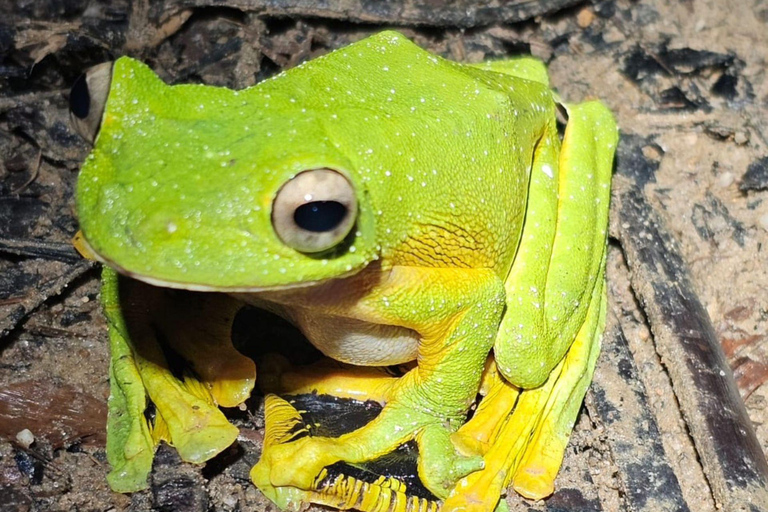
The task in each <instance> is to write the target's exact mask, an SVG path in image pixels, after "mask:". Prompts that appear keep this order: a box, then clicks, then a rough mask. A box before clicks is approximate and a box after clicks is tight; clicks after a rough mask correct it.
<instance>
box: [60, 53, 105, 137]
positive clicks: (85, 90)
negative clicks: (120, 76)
mask: <svg viewBox="0 0 768 512" xmlns="http://www.w3.org/2000/svg"><path fill="white" fill-rule="evenodd" d="M111 82H112V63H111V62H105V63H103V64H99V65H97V66H94V67H92V68H90V69H89V70H88V71H86V72H85V73H83V74H82V75H80V78H78V79H77V80H76V81H75V83H74V85H73V86H72V90H71V91H70V92H69V119H70V120H71V121H72V124H73V125H74V127H75V130H77V133H79V134H80V136H81V137H82V138H84V139H85V140H87V141H88V142H90V143H91V144H93V141H95V140H96V135H97V134H98V133H99V126H101V118H102V116H103V115H104V106H105V105H106V104H107V95H108V94H109V86H110V83H111Z"/></svg>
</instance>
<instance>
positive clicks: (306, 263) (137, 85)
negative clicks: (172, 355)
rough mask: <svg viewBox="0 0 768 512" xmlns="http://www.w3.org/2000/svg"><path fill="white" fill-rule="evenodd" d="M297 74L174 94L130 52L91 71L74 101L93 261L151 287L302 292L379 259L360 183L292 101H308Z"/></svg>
mask: <svg viewBox="0 0 768 512" xmlns="http://www.w3.org/2000/svg"><path fill="white" fill-rule="evenodd" d="M302 80H304V79H302ZM302 80H298V81H297V82H296V84H295V85H292V82H291V80H290V77H281V78H280V79H279V80H272V81H267V82H264V83H262V84H259V85H258V86H256V87H253V88H251V89H246V90H244V91H232V90H228V89H224V88H216V87H208V86H201V85H180V86H169V85H167V84H165V83H164V82H162V81H161V80H160V79H159V78H158V77H157V76H156V75H155V74H154V73H153V72H152V71H151V70H150V69H149V68H147V67H146V66H145V65H143V64H141V63H140V62H138V61H135V60H133V59H130V58H125V57H123V58H120V59H118V60H117V61H115V62H114V63H109V64H103V65H100V66H97V67H96V68H93V69H92V70H91V71H90V72H89V73H87V74H86V75H84V77H82V78H81V79H80V80H79V81H78V82H77V83H76V84H75V86H74V87H73V90H72V93H71V96H70V103H71V105H70V106H71V117H72V119H73V122H74V124H75V126H76V127H77V129H78V131H79V132H80V133H81V134H82V135H83V137H85V138H86V139H88V140H90V141H91V142H92V143H93V144H94V147H93V151H92V152H91V154H90V155H89V156H88V158H87V160H86V162H85V163H84V165H83V167H82V170H81V173H80V177H79V182H78V188H77V208H78V213H79V218H80V225H81V229H82V233H83V236H84V238H85V240H86V242H87V244H88V246H89V248H90V249H91V250H92V252H93V253H94V254H95V255H96V257H98V258H99V259H101V260H103V261H104V262H105V263H107V264H108V265H110V266H112V267H114V268H116V269H118V270H119V271H121V272H123V273H125V274H128V275H131V276H133V277H136V278H138V279H141V280H144V281H147V282H150V283H153V284H160V285H163V286H170V287H177V288H186V289H196V290H220V291H257V290H261V289H275V288H281V287H290V286H297V285H306V284H309V283H314V282H318V281H322V280H325V279H328V278H333V277H340V276H344V275H347V274H351V273H354V272H356V271H358V270H360V269H361V268H363V267H364V266H366V265H367V264H368V263H370V262H371V261H372V260H374V259H376V258H377V257H378V251H379V249H378V247H377V243H376V236H375V232H374V231H375V229H374V215H373V214H372V208H371V207H370V205H369V203H368V201H367V194H366V191H365V187H364V183H363V181H362V180H361V179H360V175H359V172H358V171H357V170H356V169H355V168H354V166H353V165H352V164H351V163H350V160H349V159H348V158H346V157H345V155H344V154H343V152H342V151H340V150H339V149H338V148H337V145H335V144H334V143H333V141H331V140H330V139H331V137H328V135H327V133H326V132H325V131H324V128H323V123H322V122H319V121H318V119H317V118H316V117H314V116H313V115H312V114H311V110H312V108H311V105H308V104H306V103H305V102H304V103H302V101H298V102H297V100H296V98H297V97H299V98H301V97H311V96H312V95H311V94H310V93H309V92H307V91H306V88H307V83H306V80H304V81H302ZM271 82H274V84H273V83H271ZM277 82H280V84H281V85H278V84H277Z"/></svg>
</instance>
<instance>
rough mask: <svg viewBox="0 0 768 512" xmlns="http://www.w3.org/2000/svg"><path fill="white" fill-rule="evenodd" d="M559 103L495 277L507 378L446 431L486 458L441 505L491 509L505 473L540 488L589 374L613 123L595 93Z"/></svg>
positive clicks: (532, 494) (535, 492)
mask: <svg viewBox="0 0 768 512" xmlns="http://www.w3.org/2000/svg"><path fill="white" fill-rule="evenodd" d="M568 111H569V114H570V118H569V122H568V126H567V129H566V133H565V138H564V141H563V146H562V150H561V151H560V156H559V158H557V156H556V155H557V140H556V138H555V137H553V134H552V133H550V134H548V137H549V138H547V139H545V140H544V141H543V142H542V143H541V144H539V147H538V148H537V150H536V153H535V156H534V162H533V165H532V169H531V178H530V186H529V200H528V208H527V211H526V222H525V226H524V228H523V233H522V235H521V240H520V245H519V248H518V252H517V255H516V257H515V261H514V263H513V266H512V270H511V271H510V274H509V276H508V277H507V280H506V282H505V289H506V293H507V309H506V311H505V314H504V318H503V320H502V324H501V327H500V329H499V334H498V336H497V339H496V342H495V345H494V357H495V358H496V362H497V365H498V369H499V372H500V373H501V374H502V376H503V377H504V379H505V380H506V381H507V382H503V381H500V382H499V383H498V385H497V390H496V391H495V392H494V393H493V394H492V395H489V396H488V397H487V398H486V400H487V399H488V398H490V399H491V402H490V403H489V404H488V405H487V406H486V408H487V409H488V410H490V411H494V410H495V411H496V412H495V416H494V417H493V418H491V419H490V421H486V420H488V418H486V417H484V416H483V415H481V416H478V417H476V418H473V419H472V420H470V422H468V423H467V424H466V425H465V426H464V427H463V428H462V430H461V431H460V432H459V433H458V434H457V437H458V439H459V443H460V445H461V446H465V447H466V446H467V445H468V444H471V442H470V443H467V442H466V440H468V439H469V440H472V439H474V440H483V439H487V441H484V443H485V445H486V446H488V445H490V447H489V448H488V450H487V452H485V455H484V459H485V463H486V468H485V469H484V470H483V471H481V472H479V473H477V474H473V475H469V476H468V477H466V478H465V479H464V480H462V481H461V482H460V484H459V485H458V486H457V487H456V488H455V489H454V490H453V492H452V494H451V497H450V498H449V501H447V502H446V503H447V505H451V506H452V507H453V506H455V507H456V508H458V507H459V506H460V505H461V506H467V507H469V508H468V509H467V510H491V509H492V508H493V503H491V501H493V502H494V503H495V497H498V493H499V492H500V491H501V490H503V489H504V487H506V485H508V484H509V483H510V482H511V483H512V484H513V486H514V488H515V489H516V490H517V491H518V492H519V493H520V494H522V495H524V496H526V497H529V498H536V499H539V498H543V497H546V496H547V495H549V494H550V493H551V492H552V490H553V483H554V479H555V477H556V475H557V472H558V470H559V467H560V464H561V462H562V457H563V454H564V450H565V446H566V443H567V440H568V435H569V433H570V430H571V428H572V426H573V423H574V421H575V418H576V415H577V413H578V410H579V407H580V405H581V400H582V398H583V396H584V393H585V392H586V388H587V386H588V384H589V382H590V380H591V375H592V369H593V367H594V362H595V360H596V357H597V353H598V347H599V338H600V335H601V333H602V329H603V324H604V320H603V319H604V309H605V293H604V290H603V287H604V267H605V247H606V246H605V237H606V224H607V214H608V203H609V194H610V188H609V184H610V174H611V167H612V157H613V152H614V149H615V144H616V139H617V134H616V128H615V123H614V121H613V118H612V116H611V114H610V112H609V111H608V110H607V109H606V108H605V107H604V106H603V105H601V104H600V103H597V102H590V103H585V104H581V105H575V106H570V107H568ZM550 128H551V127H550ZM518 389H519V390H522V391H520V394H519V397H518V396H517V393H518ZM514 400H516V401H515V404H514V408H511V407H510V405H509V404H510V403H511V402H512V401H514ZM494 402H495V403H494ZM499 410H505V411H508V412H509V414H507V415H502V414H501V413H500V412H499ZM501 416H503V418H502V419H501V420H498V418H500V417H501ZM488 440H490V441H488ZM482 445H483V443H480V446H482ZM491 489H493V490H491ZM488 500H490V501H488ZM448 508H451V507H448Z"/></svg>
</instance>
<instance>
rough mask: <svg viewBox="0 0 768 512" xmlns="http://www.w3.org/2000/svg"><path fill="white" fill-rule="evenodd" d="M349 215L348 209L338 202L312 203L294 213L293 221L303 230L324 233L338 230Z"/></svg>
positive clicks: (302, 206)
mask: <svg viewBox="0 0 768 512" xmlns="http://www.w3.org/2000/svg"><path fill="white" fill-rule="evenodd" d="M346 215H347V207H346V206H344V205H343V204H341V203H339V202H338V201H312V202H310V203H305V204H303V205H301V206H299V207H298V208H296V210H295V211H294V212H293V221H294V222H295V223H296V225H297V226H299V227H300V228H301V229H305V230H307V231H313V232H315V233H322V232H325V231H332V230H334V229H336V228H337V227H338V226H339V224H341V221H343V220H344V217H346Z"/></svg>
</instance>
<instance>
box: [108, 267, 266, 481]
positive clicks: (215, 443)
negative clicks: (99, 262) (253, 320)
mask: <svg viewBox="0 0 768 512" xmlns="http://www.w3.org/2000/svg"><path fill="white" fill-rule="evenodd" d="M102 299H103V303H104V309H105V314H106V316H107V321H108V323H109V337H110V350H111V358H112V361H111V365H110V386H111V396H110V400H109V418H108V426H107V427H108V428H107V455H108V459H109V462H110V464H111V465H112V471H111V473H110V474H109V476H108V480H109V483H110V486H111V487H112V489H114V490H115V491H119V492H131V491H135V490H138V489H141V488H144V487H146V485H147V482H146V479H147V475H148V474H149V471H150V469H151V466H152V459H153V456H154V450H155V447H156V446H157V444H158V443H159V442H160V441H166V442H168V443H170V444H171V445H173V446H174V447H175V448H176V449H177V451H178V452H179V455H180V456H181V458H182V459H183V460H185V461H188V462H197V463H200V462H204V461H206V460H208V459H210V458H211V457H213V456H214V455H216V454H218V453H219V452H221V451H222V450H224V449H225V448H226V447H227V446H229V445H230V444H231V443H232V442H233V441H234V440H235V438H236V437H237V434H238V430H237V428H236V427H234V426H233V425H231V424H230V423H229V422H228V421H227V419H226V418H225V417H224V415H223V414H222V412H221V411H220V410H219V409H218V405H221V406H226V407H233V406H236V405H238V404H240V403H242V402H243V401H245V399H247V398H248V396H249V395H250V392H251V389H252V388H253V385H254V381H255V376H256V375H255V366H254V364H253V362H252V361H251V360H250V359H248V358H246V357H244V356H242V355H241V354H239V353H238V352H237V351H236V350H235V349H234V347H232V345H231V342H230V338H229V332H230V328H231V322H232V320H233V318H234V315H235V312H236V311H237V309H238V308H239V305H238V303H237V302H236V301H234V300H233V299H230V298H228V297H226V296H223V295H215V294H206V295H204V296H203V295H199V294H190V293H186V292H173V291H169V290H165V289H161V288H155V287H152V286H149V285H146V284H143V283H139V282H137V281H133V280H130V279H127V278H122V277H118V276H117V274H116V273H115V272H114V271H112V270H110V269H105V270H104V272H103V287H102ZM203 311H205V313H204V314H203ZM152 406H153V407H152Z"/></svg>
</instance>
